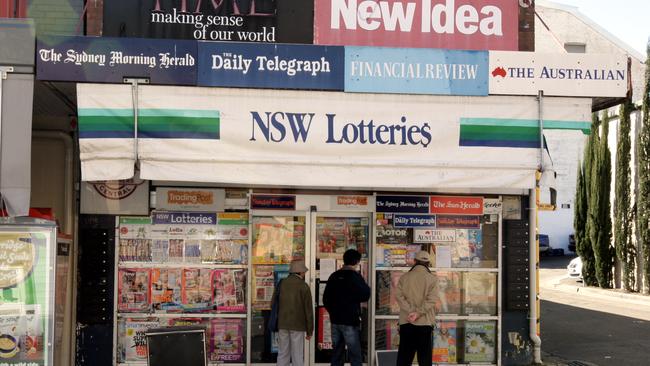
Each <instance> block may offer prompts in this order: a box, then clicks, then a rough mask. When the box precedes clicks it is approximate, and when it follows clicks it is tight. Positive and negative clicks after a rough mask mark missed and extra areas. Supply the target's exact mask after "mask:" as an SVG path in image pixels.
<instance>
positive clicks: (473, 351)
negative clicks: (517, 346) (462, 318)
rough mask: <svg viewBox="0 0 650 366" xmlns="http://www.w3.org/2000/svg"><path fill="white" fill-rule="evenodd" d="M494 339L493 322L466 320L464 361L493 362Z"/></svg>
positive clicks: (494, 328)
mask: <svg viewBox="0 0 650 366" xmlns="http://www.w3.org/2000/svg"><path fill="white" fill-rule="evenodd" d="M495 339H496V323H495V322H492V321H490V322H481V321H466V322H465V357H464V362H487V363H493V362H494V361H495V359H496V357H495V345H496V342H495Z"/></svg>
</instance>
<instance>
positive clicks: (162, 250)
mask: <svg viewBox="0 0 650 366" xmlns="http://www.w3.org/2000/svg"><path fill="white" fill-rule="evenodd" d="M168 259H169V240H168V239H153V240H152V242H151V261H152V262H154V263H166V262H167V260H168Z"/></svg>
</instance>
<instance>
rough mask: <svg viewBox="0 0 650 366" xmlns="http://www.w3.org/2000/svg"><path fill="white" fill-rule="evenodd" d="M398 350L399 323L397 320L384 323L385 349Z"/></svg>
mask: <svg viewBox="0 0 650 366" xmlns="http://www.w3.org/2000/svg"><path fill="white" fill-rule="evenodd" d="M397 348H399V322H398V321H397V320H388V321H386V349H397Z"/></svg>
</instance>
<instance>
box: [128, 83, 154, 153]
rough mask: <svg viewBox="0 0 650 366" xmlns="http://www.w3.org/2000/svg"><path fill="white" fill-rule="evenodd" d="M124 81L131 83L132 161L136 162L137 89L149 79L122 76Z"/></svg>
mask: <svg viewBox="0 0 650 366" xmlns="http://www.w3.org/2000/svg"><path fill="white" fill-rule="evenodd" d="M124 82H125V83H128V84H131V96H132V99H133V161H134V163H135V164H137V163H138V110H139V100H138V99H139V98H138V91H139V86H140V84H149V79H134V78H124Z"/></svg>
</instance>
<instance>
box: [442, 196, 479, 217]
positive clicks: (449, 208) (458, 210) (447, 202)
mask: <svg viewBox="0 0 650 366" xmlns="http://www.w3.org/2000/svg"><path fill="white" fill-rule="evenodd" d="M430 200H431V206H430V212H431V213H433V214H451V215H474V216H477V215H483V197H469V196H431V197H430Z"/></svg>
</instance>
